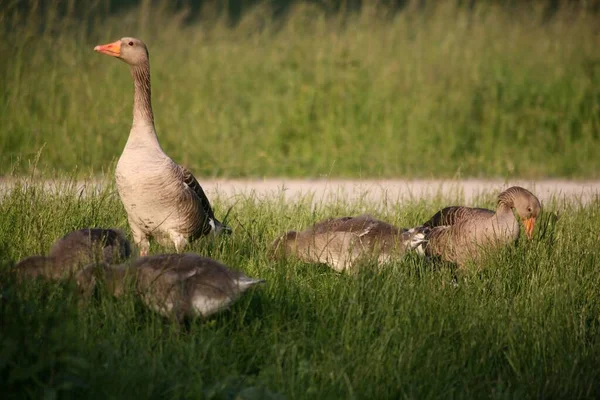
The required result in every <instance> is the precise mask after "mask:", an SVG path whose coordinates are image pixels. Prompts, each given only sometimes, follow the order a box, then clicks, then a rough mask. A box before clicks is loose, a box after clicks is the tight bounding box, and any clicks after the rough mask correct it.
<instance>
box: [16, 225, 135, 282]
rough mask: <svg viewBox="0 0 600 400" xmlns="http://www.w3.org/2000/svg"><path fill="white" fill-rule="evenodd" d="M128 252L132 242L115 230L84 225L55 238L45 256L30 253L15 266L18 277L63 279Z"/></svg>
mask: <svg viewBox="0 0 600 400" xmlns="http://www.w3.org/2000/svg"><path fill="white" fill-rule="evenodd" d="M130 255H131V245H130V243H129V240H127V238H126V237H125V235H124V234H123V233H122V232H121V231H119V230H116V229H101V228H86V229H80V230H77V231H73V232H71V233H68V234H67V235H65V236H64V237H62V238H61V239H59V240H57V241H56V242H55V243H54V245H53V246H52V248H51V249H50V253H49V254H48V256H31V257H27V258H24V259H23V260H21V261H19V262H18V263H17V265H15V270H16V272H17V274H18V275H19V276H20V277H38V276H41V277H45V278H49V279H60V278H66V277H68V276H70V275H71V274H73V273H75V272H76V271H78V270H79V269H81V268H82V267H84V266H86V265H88V264H90V263H93V262H106V263H115V262H121V261H123V260H125V259H127V258H129V256H130Z"/></svg>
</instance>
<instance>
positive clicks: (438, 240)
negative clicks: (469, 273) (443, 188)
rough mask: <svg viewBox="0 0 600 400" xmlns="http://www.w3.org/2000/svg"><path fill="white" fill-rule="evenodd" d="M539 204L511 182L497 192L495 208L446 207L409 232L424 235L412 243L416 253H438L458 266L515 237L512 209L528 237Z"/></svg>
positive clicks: (429, 254) (526, 191) (516, 232)
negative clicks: (417, 243)
mask: <svg viewBox="0 0 600 400" xmlns="http://www.w3.org/2000/svg"><path fill="white" fill-rule="evenodd" d="M541 208H542V206H541V204H540V202H539V200H538V198H537V197H536V196H535V195H534V194H533V193H531V192H530V191H529V190H527V189H524V188H522V187H519V186H513V187H510V188H508V189H506V190H505V191H503V192H502V193H500V195H498V206H497V208H496V211H495V212H494V211H492V210H488V209H485V208H471V207H462V206H452V207H446V208H444V209H442V210H440V211H438V212H437V213H435V214H434V215H433V216H432V217H431V218H430V219H429V220H428V221H427V222H425V223H424V224H423V225H422V226H420V227H417V228H413V229H411V232H414V233H415V234H422V235H423V236H424V240H423V242H422V243H421V244H420V245H419V246H417V247H416V250H417V251H418V252H419V253H421V254H425V255H427V256H436V257H440V258H441V259H443V260H446V261H450V262H454V263H456V264H458V265H459V266H460V267H462V266H464V264H465V263H466V262H468V261H469V260H475V261H476V260H478V259H479V258H481V256H482V255H483V252H484V251H486V249H490V248H494V247H499V246H504V245H507V244H510V243H513V242H515V241H516V240H517V239H518V238H519V233H520V228H519V221H517V219H516V218H515V215H514V214H513V209H514V210H515V211H516V212H517V215H518V216H519V218H520V219H521V221H522V223H523V225H524V227H525V234H526V235H527V237H528V238H529V239H532V238H533V231H534V226H535V220H536V218H537V217H538V215H539V214H540V212H541Z"/></svg>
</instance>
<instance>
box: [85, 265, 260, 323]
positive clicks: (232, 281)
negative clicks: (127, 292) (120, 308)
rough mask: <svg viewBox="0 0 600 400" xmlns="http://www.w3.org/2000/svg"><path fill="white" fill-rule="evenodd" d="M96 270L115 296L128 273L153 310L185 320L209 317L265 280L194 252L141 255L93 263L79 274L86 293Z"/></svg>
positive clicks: (95, 277) (91, 286) (119, 292)
mask: <svg viewBox="0 0 600 400" xmlns="http://www.w3.org/2000/svg"><path fill="white" fill-rule="evenodd" d="M94 271H100V273H101V274H102V279H104V280H105V281H106V285H107V287H108V288H109V290H110V291H112V292H113V294H115V295H116V296H119V295H121V294H122V293H123V292H124V290H123V286H122V283H121V282H124V281H125V280H126V279H125V278H126V276H130V277H132V279H134V281H135V288H136V289H137V292H138V293H139V295H140V297H141V298H142V300H143V301H144V303H145V304H146V305H147V306H148V307H149V308H151V309H153V310H154V311H156V312H158V313H160V314H162V315H164V316H169V317H174V318H176V319H177V320H178V321H182V320H183V319H184V318H185V317H195V316H202V317H208V316H210V315H212V314H214V313H216V312H218V311H220V310H222V309H224V308H227V307H228V306H229V305H231V304H232V303H233V302H234V301H235V300H236V299H238V298H239V297H240V296H241V295H242V293H244V292H245V291H246V290H248V289H249V288H250V287H253V286H255V285H257V284H259V283H263V282H264V280H262V279H252V278H249V277H248V276H246V275H245V274H243V273H242V272H240V271H237V270H233V269H230V268H229V267H227V266H226V265H225V264H222V263H220V262H218V261H216V260H213V259H211V258H207V257H202V256H199V255H197V254H193V253H185V254H160V255H154V256H148V257H141V258H138V259H137V260H135V261H134V262H133V263H132V264H131V265H117V266H102V267H101V268H100V269H99V270H98V268H97V267H95V266H90V267H88V268H86V269H85V270H83V271H81V272H80V273H79V274H78V276H77V281H78V284H79V286H80V287H81V288H82V291H84V292H85V293H87V294H90V293H91V290H92V288H93V287H94V285H95V284H96V282H97V279H98V277H97V276H96V274H94Z"/></svg>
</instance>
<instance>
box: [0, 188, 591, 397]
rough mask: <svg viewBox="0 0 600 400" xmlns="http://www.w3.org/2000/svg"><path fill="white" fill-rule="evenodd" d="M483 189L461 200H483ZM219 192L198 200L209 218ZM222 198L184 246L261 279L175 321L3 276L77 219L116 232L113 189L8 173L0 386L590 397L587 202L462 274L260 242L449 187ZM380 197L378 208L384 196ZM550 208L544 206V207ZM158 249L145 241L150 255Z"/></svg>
mask: <svg viewBox="0 0 600 400" xmlns="http://www.w3.org/2000/svg"><path fill="white" fill-rule="evenodd" d="M495 195H497V193H492V192H490V193H486V194H485V195H483V196H482V197H481V198H479V199H477V200H476V204H478V205H480V206H486V207H494V204H495V202H494V197H495ZM231 200H232V199H222V198H215V199H214V205H215V209H216V213H217V215H224V213H225V212H226V209H227V208H228V204H230V202H231ZM311 200H313V199H310V198H309V197H307V198H304V199H299V200H298V201H297V202H289V201H287V202H284V201H282V200H281V198H280V197H279V196H273V197H272V198H260V199H259V198H256V197H252V196H243V197H240V198H237V199H235V201H236V202H237V203H236V206H235V207H234V208H233V209H232V210H231V213H230V214H229V218H228V223H229V224H230V225H231V226H232V227H233V229H234V234H233V235H232V236H230V237H223V238H217V239H216V240H208V239H206V240H199V241H197V242H195V243H194V244H193V245H192V246H191V247H190V248H189V249H190V250H191V251H195V252H198V253H200V254H204V255H208V256H211V257H213V258H216V259H218V260H221V261H223V262H225V263H227V264H228V265H230V266H232V267H235V268H238V269H240V270H242V271H244V272H245V273H247V274H248V275H250V276H253V277H261V278H264V279H266V281H267V283H266V284H265V285H264V286H262V287H259V288H256V290H253V291H251V292H249V293H247V294H246V295H245V296H244V297H242V298H241V299H240V300H239V301H238V302H237V303H235V304H234V305H233V306H232V307H231V308H230V309H229V310H227V311H224V312H222V313H220V314H218V315H216V316H215V317H212V318H210V319H208V320H201V319H198V320H194V321H192V322H190V324H189V325H188V326H187V327H186V328H185V329H179V328H178V326H176V325H175V324H173V323H171V322H169V321H165V320H164V319H163V318H161V317H160V316H158V315H156V314H155V313H153V312H151V311H149V310H147V309H145V308H144V307H143V305H141V304H139V301H138V300H137V299H136V298H135V297H134V296H133V294H131V295H128V296H125V298H120V299H114V298H112V297H111V296H110V295H108V294H106V293H102V292H100V293H99V295H98V296H97V297H96V298H95V299H94V301H92V302H91V303H89V304H84V305H82V306H79V303H78V295H77V292H76V291H75V289H74V287H73V286H72V285H69V284H66V283H63V284H59V283H56V284H53V283H44V282H39V281H29V282H25V283H23V284H18V283H15V282H14V279H13V277H12V275H11V273H10V269H11V266H12V263H13V261H14V260H18V259H20V258H21V257H24V256H27V255H31V254H39V253H46V252H47V251H48V249H49V247H50V245H51V243H52V242H53V241H54V240H55V239H56V238H58V237H60V236H62V235H63V234H65V233H66V232H68V231H71V230H73V229H77V228H80V227H84V226H105V227H109V226H110V227H119V228H121V229H123V230H124V231H125V232H127V233H128V234H129V229H128V227H127V222H126V217H125V213H124V210H123V208H122V205H121V203H120V201H119V199H118V196H117V194H116V191H115V189H114V187H106V188H105V189H104V190H102V191H101V192H99V193H97V194H94V195H88V196H81V195H80V194H79V193H78V192H77V191H75V190H73V189H72V187H69V186H68V185H66V186H65V187H63V190H62V191H61V193H60V194H52V193H48V192H45V191H42V190H40V189H39V186H37V185H35V184H34V182H33V181H32V182H29V181H27V180H25V181H23V182H22V185H21V186H18V187H17V188H16V189H14V190H13V191H12V192H10V193H9V194H7V195H6V196H5V197H4V199H3V201H2V202H0V254H1V256H0V259H2V260H3V261H2V265H1V266H0V282H1V283H0V290H1V292H0V295H1V297H0V326H1V327H2V329H1V331H0V387H2V388H3V389H2V392H3V397H4V398H7V399H9V398H24V397H30V398H41V397H42V396H43V397H44V398H90V399H94V398H98V399H105V398H132V397H138V398H161V399H164V398H194V399H314V398H320V399H328V398H344V399H371V398H378V399H386V398H389V399H392V398H419V399H427V398H436V399H438V398H493V399H508V398H511V399H512V398H572V399H575V398H598V396H600V369H599V368H598V360H600V274H598V260H599V259H600V258H599V257H600V239H599V236H598V234H599V233H600V232H599V231H598V226H600V202H599V201H598V200H595V201H592V202H591V203H589V204H587V205H585V206H582V205H581V204H577V202H576V201H574V202H565V201H561V200H560V199H556V200H555V201H552V202H546V204H544V207H545V211H544V213H543V214H542V216H541V217H540V219H539V221H538V225H537V228H536V235H535V237H534V240H533V241H527V240H526V239H524V238H521V240H520V241H519V242H518V243H517V244H516V245H515V246H509V247H508V248H506V249H503V250H502V251H500V252H498V253H493V254H490V255H489V257H488V259H487V260H486V261H485V263H484V264H483V267H482V268H481V269H480V270H475V269H469V270H467V271H466V272H464V273H456V271H455V270H454V269H453V268H452V266H450V265H447V264H443V263H440V262H434V261H429V260H425V259H421V258H419V257H418V256H416V255H413V254H411V255H408V256H407V257H405V258H402V259H399V260H397V261H394V262H392V263H389V264H387V265H385V267H384V268H382V269H381V270H377V269H375V267H374V266H373V265H370V264H368V263H367V264H364V265H362V266H361V270H360V271H359V273H357V274H353V275H352V274H338V273H336V272H334V271H333V270H331V269H329V268H327V267H325V266H322V265H312V264H305V263H302V262H299V261H296V260H293V259H289V260H271V259H269V258H268V256H267V249H268V247H269V244H270V243H271V241H272V240H273V239H274V238H275V237H276V236H277V235H278V234H279V233H280V232H283V231H286V230H289V229H298V228H302V227H305V226H307V225H308V224H311V223H313V222H315V221H317V220H319V219H321V218H324V217H328V216H341V215H347V214H350V215H352V214H358V213H363V212H368V213H371V214H373V215H375V216H377V217H379V218H382V219H385V220H388V221H390V222H392V223H395V224H397V225H399V226H406V227H408V226H414V225H415V224H417V223H419V222H420V221H423V220H424V219H425V218H426V217H428V216H429V215H431V214H432V213H433V212H435V211H436V210H437V209H438V208H439V207H441V206H443V205H447V204H449V203H457V202H461V198H460V197H459V196H457V197H454V198H443V197H437V198H434V199H432V200H431V201H430V202H408V203H402V204H399V203H394V202H393V201H389V202H381V203H378V204H370V203H365V202H360V201H357V202H352V203H349V202H344V201H342V200H340V201H339V202H337V203H319V202H317V203H316V204H315V205H314V206H312V205H311V204H312V202H311ZM383 204H387V205H388V206H387V207H384V206H383ZM557 211H559V213H558V217H559V218H558V219H556V218H555V217H556V212H557ZM164 251H169V250H168V249H162V248H160V247H158V246H157V245H154V246H153V247H152V248H151V253H158V252H164Z"/></svg>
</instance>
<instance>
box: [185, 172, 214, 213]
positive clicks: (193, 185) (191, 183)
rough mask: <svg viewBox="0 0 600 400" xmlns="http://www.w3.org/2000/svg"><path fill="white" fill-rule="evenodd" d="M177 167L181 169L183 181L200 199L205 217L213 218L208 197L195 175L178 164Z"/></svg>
mask: <svg viewBox="0 0 600 400" xmlns="http://www.w3.org/2000/svg"><path fill="white" fill-rule="evenodd" d="M179 168H180V169H181V173H182V174H183V183H184V184H185V185H186V186H187V187H188V188H190V190H191V191H192V192H194V193H195V194H196V196H197V197H198V200H199V201H200V207H202V210H203V211H204V214H205V215H206V216H207V217H209V218H212V219H213V220H214V219H215V214H214V213H213V210H212V207H211V206H210V201H209V200H208V197H206V193H204V190H203V189H202V186H200V184H199V183H198V180H197V179H196V177H195V176H194V175H193V174H192V173H191V172H190V171H189V170H188V169H186V168H184V167H182V166H179Z"/></svg>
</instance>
